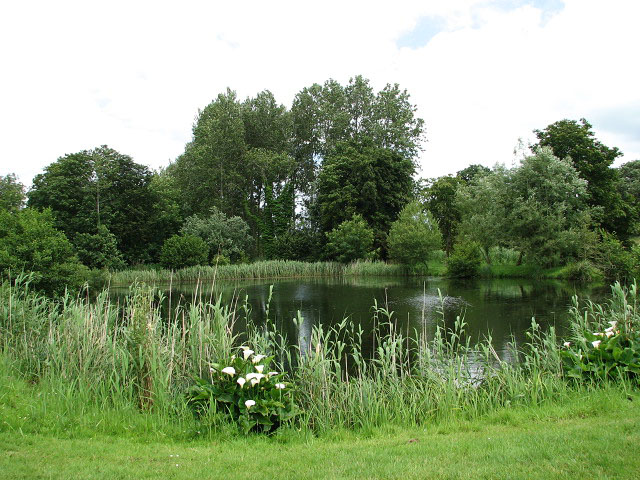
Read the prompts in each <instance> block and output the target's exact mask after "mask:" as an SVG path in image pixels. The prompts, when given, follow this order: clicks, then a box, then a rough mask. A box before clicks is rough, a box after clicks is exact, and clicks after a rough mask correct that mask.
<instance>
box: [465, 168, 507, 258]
mask: <svg viewBox="0 0 640 480" xmlns="http://www.w3.org/2000/svg"><path fill="white" fill-rule="evenodd" d="M510 176H511V173H510V172H509V171H508V170H507V169H505V168H504V167H496V168H494V169H493V171H492V172H491V173H490V174H487V175H483V176H481V177H477V179H476V181H475V182H474V183H471V184H461V185H460V186H459V187H458V190H457V192H456V200H455V201H456V205H457V209H458V211H459V212H461V215H462V216H461V220H460V224H459V226H458V232H459V237H460V241H461V242H472V241H473V242H476V243H477V244H478V245H479V246H480V249H481V251H482V253H483V255H484V258H485V260H486V261H487V263H490V262H491V258H490V257H489V249H490V248H491V247H494V246H497V245H500V244H506V241H507V232H508V225H507V223H506V217H507V212H509V211H510V205H511V200H510V198H509V184H510Z"/></svg>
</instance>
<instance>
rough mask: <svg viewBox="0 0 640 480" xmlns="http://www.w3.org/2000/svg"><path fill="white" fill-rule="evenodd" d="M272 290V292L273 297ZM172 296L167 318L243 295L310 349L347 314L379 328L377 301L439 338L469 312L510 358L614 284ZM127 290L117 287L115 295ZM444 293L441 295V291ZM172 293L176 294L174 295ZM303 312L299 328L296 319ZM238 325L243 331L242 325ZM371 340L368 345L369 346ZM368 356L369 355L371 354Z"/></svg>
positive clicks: (266, 284) (277, 287) (238, 286)
mask: <svg viewBox="0 0 640 480" xmlns="http://www.w3.org/2000/svg"><path fill="white" fill-rule="evenodd" d="M271 287H272V288H273V289H272V296H271V301H269V292H270V289H271ZM158 288H159V289H160V290H163V291H164V292H165V295H166V296H167V298H166V299H165V302H164V305H163V315H165V316H166V317H167V318H168V317H169V300H170V301H171V310H172V312H173V313H172V314H171V315H173V316H174V317H175V311H174V310H175V307H176V305H185V304H188V303H189V302H191V301H192V300H193V296H194V294H197V295H199V296H201V297H207V298H208V297H209V296H211V295H212V294H213V296H214V297H217V295H220V294H221V295H222V296H223V301H226V302H231V301H237V302H238V304H243V303H244V301H245V298H246V299H247V301H248V305H249V306H250V309H251V317H252V319H253V320H255V321H258V322H262V321H264V320H265V318H266V316H267V310H268V314H269V318H270V320H272V321H274V322H275V323H276V325H278V328H280V329H281V331H282V332H283V333H286V334H287V338H288V339H289V340H290V342H296V343H298V344H299V345H301V346H304V345H305V344H306V343H307V341H308V339H309V338H310V334H311V328H312V326H313V325H318V324H322V325H324V326H331V325H333V324H335V323H337V322H340V321H342V320H343V319H344V318H347V317H348V318H349V320H350V321H352V322H354V324H356V325H360V326H361V327H362V329H363V331H364V332H365V335H364V336H365V339H366V338H367V333H368V332H370V331H371V329H372V326H373V306H374V304H375V302H376V301H377V305H378V307H383V308H386V309H388V310H390V311H393V317H392V318H393V319H394V320H395V321H396V323H397V327H398V328H399V329H401V330H402V331H403V332H407V331H408V332H409V333H412V332H414V330H417V331H426V332H427V335H428V336H433V334H434V333H435V329H436V325H437V324H438V323H439V322H440V323H441V322H442V321H443V317H444V321H445V323H446V325H447V326H449V327H450V326H452V325H453V322H454V321H455V318H456V317H457V316H459V315H462V316H464V319H465V321H466V322H467V324H468V326H467V333H468V334H469V335H470V336H471V338H472V341H475V340H480V339H483V338H485V337H486V336H488V335H491V337H492V341H493V346H494V348H495V350H496V351H497V353H498V355H500V356H501V357H502V358H505V357H508V354H509V345H510V344H511V342H512V340H514V339H515V341H516V342H518V343H522V342H526V341H527V337H526V333H525V332H526V330H527V329H528V328H529V327H530V326H531V320H532V318H535V320H536V322H537V323H539V324H540V325H541V326H542V327H543V328H547V327H549V326H555V327H556V330H557V332H558V335H559V336H560V337H562V336H563V335H566V334H567V333H568V332H567V323H568V322H567V318H568V309H569V307H570V306H571V299H572V296H573V295H576V294H577V295H578V296H579V298H580V300H581V301H584V300H586V299H591V300H593V301H596V302H600V301H603V300H604V299H606V297H607V295H608V293H609V288H608V287H598V288H594V287H589V286H574V285H571V284H569V283H567V282H562V281H553V280H527V279H478V280H469V281H459V280H452V279H444V278H435V277H428V278H416V277H392V278H386V277H366V278H357V277H331V278H305V279H299V278H296V279H271V280H256V281H241V282H229V281H224V282H223V281H217V282H216V284H215V286H214V287H213V288H212V286H211V285H208V286H207V284H206V283H205V284H203V285H202V286H200V287H198V286H197V285H195V284H182V285H172V287H171V294H170V295H169V286H168V285H165V286H158ZM126 292H127V289H126V288H115V287H114V288H112V293H113V295H114V296H116V297H121V296H123V295H125V294H126ZM439 292H440V294H441V297H440V296H439V295H440V294H439ZM169 296H170V298H169ZM298 312H300V315H301V316H302V317H303V318H304V322H303V323H302V325H301V327H300V328H298V327H296V325H295V323H294V322H293V318H295V317H296V316H297V315H298ZM236 327H237V328H238V329H239V330H241V329H242V324H241V322H238V324H237V325H236ZM366 343H367V342H366V340H365V345H366ZM365 353H366V352H365Z"/></svg>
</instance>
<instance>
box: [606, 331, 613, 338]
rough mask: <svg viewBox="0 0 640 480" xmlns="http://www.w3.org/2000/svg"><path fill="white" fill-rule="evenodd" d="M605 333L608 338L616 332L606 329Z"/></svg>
mask: <svg viewBox="0 0 640 480" xmlns="http://www.w3.org/2000/svg"><path fill="white" fill-rule="evenodd" d="M604 334H605V335H606V336H607V338H609V337H610V336H612V335H615V334H614V333H613V330H607V331H605V332H604Z"/></svg>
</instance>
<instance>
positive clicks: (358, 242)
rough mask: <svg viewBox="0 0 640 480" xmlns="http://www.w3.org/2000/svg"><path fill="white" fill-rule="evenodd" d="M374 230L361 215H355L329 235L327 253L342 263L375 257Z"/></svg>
mask: <svg viewBox="0 0 640 480" xmlns="http://www.w3.org/2000/svg"><path fill="white" fill-rule="evenodd" d="M372 248H373V230H371V228H369V226H368V225H367V222H366V221H365V220H364V218H362V216H361V215H358V214H355V215H353V217H352V218H351V219H350V220H346V221H344V222H342V223H341V224H340V225H338V226H337V227H336V228H334V229H333V230H331V231H330V232H329V233H327V253H328V255H329V257H330V258H334V259H336V260H337V261H338V262H341V263H349V262H353V261H355V260H359V259H364V258H370V257H371V256H372V255H373V252H372Z"/></svg>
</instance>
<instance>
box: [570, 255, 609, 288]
mask: <svg viewBox="0 0 640 480" xmlns="http://www.w3.org/2000/svg"><path fill="white" fill-rule="evenodd" d="M565 272H566V277H567V279H568V280H573V281H574V282H579V283H589V282H593V281H595V280H598V279H602V272H601V271H600V270H598V268H596V266H595V265H593V264H592V263H591V262H589V261H588V260H581V261H579V262H573V263H570V264H569V265H567V267H566V269H565Z"/></svg>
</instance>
